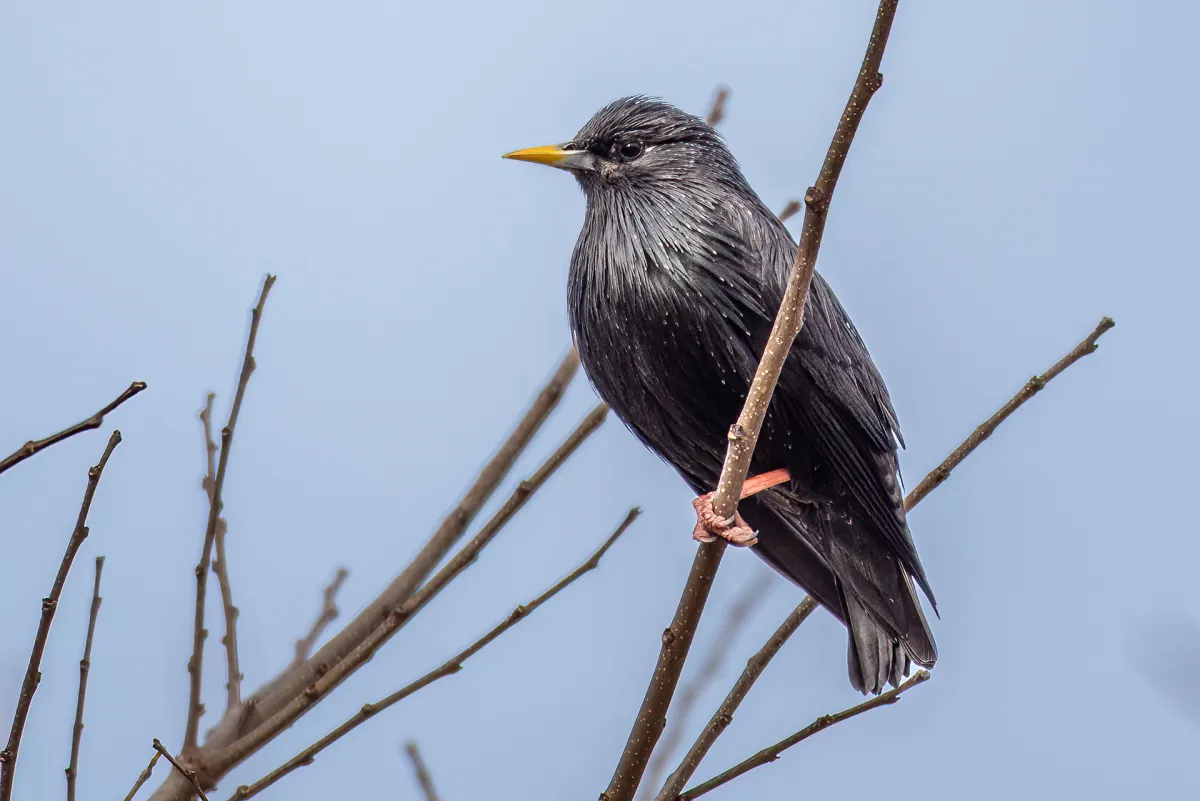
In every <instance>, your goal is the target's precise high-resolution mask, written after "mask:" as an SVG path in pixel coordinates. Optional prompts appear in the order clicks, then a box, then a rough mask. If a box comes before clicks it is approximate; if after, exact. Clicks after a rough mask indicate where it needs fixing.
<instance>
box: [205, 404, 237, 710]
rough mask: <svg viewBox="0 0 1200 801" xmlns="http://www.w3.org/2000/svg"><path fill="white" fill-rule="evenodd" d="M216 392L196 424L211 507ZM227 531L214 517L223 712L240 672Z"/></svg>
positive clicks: (233, 701)
mask: <svg viewBox="0 0 1200 801" xmlns="http://www.w3.org/2000/svg"><path fill="white" fill-rule="evenodd" d="M215 399H216V395H214V394H213V393H211V392H210V393H208V397H206V398H205V400H204V408H203V409H202V410H201V411H200V423H201V425H202V426H203V428H204V452H205V456H206V457H207V460H208V472H207V473H206V474H205V476H204V479H203V480H202V481H201V482H200V485H201V486H202V487H203V488H204V492H205V494H206V495H207V496H208V503H209V505H210V507H211V505H212V502H213V500H214V498H216V489H217V475H216V473H217V443H216V442H214V441H213V436H212V413H213V400H215ZM228 533H229V525H228V524H227V523H226V522H225V518H224V517H219V518H217V536H216V538H215V539H214V540H213V545H214V546H215V548H216V551H217V556H216V558H215V559H213V561H212V570H213V573H214V574H215V575H216V577H217V587H218V588H219V589H220V591H221V608H222V609H223V610H224V611H225V636H224V637H222V638H221V644H222V645H224V646H225V711H226V712H228V711H229V710H231V709H234V708H236V707H237V706H238V705H239V704H241V702H242V698H241V694H242V672H241V670H240V669H239V668H238V643H237V618H238V608H237V607H236V606H234V605H233V587H232V585H231V584H230V582H229V562H228V560H227V559H226V557H225V535H226V534H228Z"/></svg>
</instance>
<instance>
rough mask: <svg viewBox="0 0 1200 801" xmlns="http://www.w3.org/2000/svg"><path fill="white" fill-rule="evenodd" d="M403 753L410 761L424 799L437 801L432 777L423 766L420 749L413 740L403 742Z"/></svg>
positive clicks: (423, 761)
mask: <svg viewBox="0 0 1200 801" xmlns="http://www.w3.org/2000/svg"><path fill="white" fill-rule="evenodd" d="M404 753H406V754H408V760H409V761H410V762H412V766H413V773H414V774H416V778H417V784H418V785H420V787H421V794H422V795H424V796H425V801H438V794H437V788H436V787H434V785H433V777H432V776H430V775H429V768H427V767H426V766H425V760H424V759H421V751H420V749H418V748H417V743H416V741H415V740H409V741H408V742H407V743H405V744H404Z"/></svg>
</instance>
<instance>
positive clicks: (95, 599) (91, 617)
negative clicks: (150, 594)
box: [67, 556, 104, 801]
mask: <svg viewBox="0 0 1200 801" xmlns="http://www.w3.org/2000/svg"><path fill="white" fill-rule="evenodd" d="M102 570H104V557H103V556H97V557H96V582H95V584H94V585H93V587H92V606H91V611H90V612H89V614H88V627H87V638H86V639H85V640H84V643H83V659H80V660H79V696H78V698H77V699H76V701H75V726H74V727H73V728H72V729H71V763H70V764H69V765H67V801H75V782H76V781H77V780H78V778H79V746H80V744H81V743H82V741H83V704H84V701H85V700H86V698H87V680H88V671H89V670H91V668H92V638H93V637H95V636H96V618H97V617H99V616H100V602H101V601H102V600H103V599H102V598H101V597H100V572H101V571H102Z"/></svg>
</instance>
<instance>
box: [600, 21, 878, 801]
mask: <svg viewBox="0 0 1200 801" xmlns="http://www.w3.org/2000/svg"><path fill="white" fill-rule="evenodd" d="M896 2H897V0H882V2H881V3H880V5H879V11H878V13H877V14H876V17H875V25H874V27H873V29H872V31H871V39H870V42H869V43H868V45H867V51H866V55H865V56H864V57H863V63H862V68H861V69H860V70H859V74H858V78H857V80H855V82H854V88H853V90H852V91H851V93H850V99H849V101H847V103H846V108H845V110H844V111H843V112H842V117H841V119H840V120H839V122H838V126H837V130H836V131H835V132H834V136H833V141H832V142H831V143H830V145H829V150H828V152H827V153H826V154H825V162H824V163H823V164H822V165H821V172H820V174H819V175H818V176H817V181H816V184H815V185H814V186H812V187H810V188H809V190H808V192H807V193H805V196H804V202H805V211H804V223H803V227H802V229H801V233H800V243H799V245H798V246H797V248H796V260H795V263H794V264H793V266H792V272H791V275H790V277H789V278H788V283H787V289H786V290H785V292H784V296H783V301H782V303H781V304H780V307H779V312H778V314H777V316H776V317H775V323H774V325H773V326H772V328H771V336H770V338H769V339H768V340H767V344H766V348H765V349H764V350H763V355H762V359H761V360H760V361H759V365H758V369H757V371H755V374H754V380H753V381H752V382H751V384H750V389H749V391H748V392H747V394H746V402H745V405H744V406H743V407H742V412H741V414H740V415H738V420H737V422H736V423H735V424H734V425H733V426H732V427H731V428H730V429H729V435H728V439H729V444H728V447H727V448H726V451H725V463H724V465H723V467H722V469H721V479H720V481H719V482H718V483H717V489H716V491H715V492H714V493H713V499H712V508H713V511H714V512H715V513H716V514H717V515H718V516H720V517H724V518H729V517H733V515H734V513H735V511H736V510H737V500H738V498H739V496H740V495H741V491H742V484H743V483H745V480H746V474H747V472H748V471H749V469H750V459H751V457H752V456H753V455H754V446H755V444H756V443H757V442H758V435H759V431H760V430H761V429H762V424H763V420H764V419H765V418H766V415H767V407H768V406H769V404H770V402H771V395H772V394H773V393H774V391H775V384H776V383H777V382H778V380H779V374H780V372H781V371H782V369H783V362H784V359H785V358H786V357H787V355H788V353H789V352H790V351H791V347H792V343H793V342H795V340H796V336H797V335H798V334H799V333H800V329H801V327H802V326H803V325H804V303H805V300H806V299H807V297H808V288H809V284H810V283H811V281H812V276H813V269H814V267H815V266H816V260H817V253H818V251H819V250H820V247H821V237H822V235H823V234H824V231H825V219H826V216H827V214H828V212H829V203H830V200H831V199H832V197H833V191H834V189H835V188H836V186H837V181H838V177H839V176H840V175H841V171H842V166H843V165H844V164H845V163H846V156H847V155H848V154H849V152H850V144H851V142H853V141H854V135H855V133H856V132H857V130H858V125H859V122H860V121H861V120H862V116H863V112H864V111H865V110H866V106H867V103H868V101H870V99H871V96H872V95H873V94H875V92H876V91H877V90H878V89H879V87H880V85H881V84H882V80H883V79H882V76H881V75H880V74H879V65H880V62H881V61H882V59H883V50H884V47H886V45H887V38H888V34H889V33H890V32H891V28H892V19H893V17H894V16H895V13H896ZM724 552H725V541H724V540H717V541H716V542H712V543H708V544H706V545H702V546H700V548H699V550H698V552H697V554H696V558H695V560H694V561H693V563H692V570H691V573H690V574H689V575H688V580H687V584H686V585H685V586H684V590H683V597H682V598H680V601H679V606H678V607H677V609H676V611H675V618H674V620H673V621H672V623H671V628H669V629H668V630H667V631H666V632H665V633H664V634H663V646H662V650H661V651H660V652H659V659H658V664H657V665H656V666H655V668H654V676H653V678H652V679H651V681H650V687H649V688H648V689H647V691H646V697H645V698H644V699H643V701H642V706H641V709H640V710H639V712H638V716H637V719H636V720H635V722H634V725H633V729H632V731H631V732H630V734H629V739H628V741H627V742H626V745H625V750H624V751H623V753H622V754H621V759H620V761H619V762H618V763H617V768H616V770H615V771H614V773H613V777H612V780H611V781H610V782H609V785H608V789H606V790H605V791H604V793H602V794H601V796H600V798H601V799H602V801H629V799H632V798H633V794H634V793H635V792H636V790H637V787H638V784H639V783H640V782H641V780H642V775H643V774H644V772H645V770H646V763H647V762H648V760H649V759H650V754H651V753H652V752H653V750H654V746H655V744H656V743H657V742H658V738H659V737H660V736H661V735H662V731H663V727H664V726H665V725H666V713H667V708H668V706H669V705H670V700H671V696H672V695H673V694H674V692H675V686H676V685H677V684H678V682H679V673H680V671H681V670H682V669H683V663H684V660H685V659H686V658H687V652H688V649H689V648H690V646H691V642H692V637H693V635H694V634H695V631H696V627H697V626H698V625H699V623H700V614H701V612H703V610H704V603H705V601H706V600H707V598H708V592H709V590H710V589H711V587H712V582H713V579H714V578H715V577H716V572H717V568H718V567H720V564H721V556H722V555H723V554H724Z"/></svg>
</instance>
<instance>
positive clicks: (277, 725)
mask: <svg viewBox="0 0 1200 801" xmlns="http://www.w3.org/2000/svg"><path fill="white" fill-rule="evenodd" d="M607 414H608V407H607V406H605V405H604V404H600V405H599V406H597V407H596V408H595V409H593V410H592V412H591V413H590V414H588V415H587V417H585V418H584V419H583V421H582V422H581V423H580V424H579V425H578V426H577V427H576V429H575V430H574V431H573V432H571V434H570V435H569V436H568V437H567V439H566V440H565V441H564V442H563V444H562V445H560V446H559V447H558V449H557V450H556V451H555V452H554V453H553V454H551V455H550V457H549V458H548V459H547V460H546V461H545V462H544V463H543V464H542V466H541V467H539V468H538V469H537V470H536V471H535V472H534V474H533V475H532V476H530V477H529V478H528V479H526V480H525V481H522V482H521V483H520V484H518V485H517V488H516V489H515V490H513V493H512V495H510V496H509V498H508V500H507V501H505V502H504V505H503V506H501V507H500V510H499V511H498V512H496V514H495V515H494V516H493V517H492V519H491V520H489V521H488V522H487V523H486V524H485V525H484V526H483V528H482V529H480V531H479V533H478V534H476V535H475V536H474V537H473V538H472V539H471V541H470V542H468V543H467V544H466V545H464V546H463V547H462V549H460V550H459V552H458V553H456V554H455V555H454V556H453V558H451V559H450V561H448V562H447V563H446V565H445V566H444V567H443V568H442V569H441V570H439V571H438V572H437V574H436V575H434V576H433V577H432V578H430V579H429V581H428V582H426V583H425V584H424V585H422V586H421V588H420V590H418V591H417V592H416V593H414V594H413V596H412V597H411V598H409V599H408V600H407V601H405V602H404V603H403V604H401V605H400V606H398V607H396V608H394V609H392V610H390V611H389V612H388V614H387V615H386V616H385V617H384V618H383V620H382V622H381V624H380V625H379V626H377V627H376V629H375V631H374V632H372V633H371V636H370V637H368V638H367V639H365V640H364V641H363V642H362V644H361V645H359V647H358V648H356V649H355V650H354V651H353V652H351V653H350V654H349V655H348V656H347V657H346V658H345V659H343V660H342V661H341V662H339V663H338V664H337V665H336V666H334V667H332V668H330V669H329V670H328V671H327V672H326V673H325V674H324V675H322V676H321V677H320V678H318V679H317V680H316V681H314V682H313V683H312V684H311V685H309V686H308V687H307V688H306V689H305V691H304V693H302V694H301V695H300V697H299V698H297V699H296V700H295V701H293V702H292V703H291V704H289V705H288V706H286V707H284V708H283V709H282V710H281V711H279V712H278V713H276V714H275V715H273V716H272V717H271V718H269V719H268V720H266V721H265V722H263V723H262V724H260V725H259V726H257V727H255V729H254V730H253V731H252V732H250V733H249V734H248V735H246V736H245V737H243V738H242V739H241V740H238V741H237V742H235V743H234V744H233V745H232V746H230V747H229V748H225V749H222V750H221V751H218V752H217V753H215V754H213V755H212V757H211V758H210V760H209V764H210V765H211V766H212V768H213V769H214V770H216V771H221V772H223V771H225V770H228V769H229V767H231V766H232V765H235V764H237V763H238V762H240V761H241V760H242V759H244V758H245V757H246V756H248V755H249V754H251V753H253V752H254V751H257V750H258V749H259V748H261V747H262V746H263V745H265V744H266V743H268V742H270V740H271V739H272V738H274V737H275V735H277V734H278V733H279V732H281V731H283V730H284V729H285V728H287V727H288V726H290V725H291V724H292V723H293V722H294V721H295V720H296V718H298V717H299V716H300V715H301V714H303V712H304V711H305V710H306V709H308V708H309V707H311V706H312V705H313V704H315V703H316V702H317V701H319V700H320V699H322V698H324V697H325V696H326V695H328V694H329V693H330V692H331V691H332V690H333V688H334V687H336V686H337V685H338V684H340V683H341V682H342V681H344V680H345V679H346V677H347V676H349V675H350V674H351V673H353V672H354V671H355V670H357V669H358V668H359V667H361V666H362V665H363V664H365V663H366V662H367V661H368V660H369V659H370V658H371V657H372V656H374V654H375V652H376V651H377V650H379V648H380V647H381V646H382V645H383V644H384V643H385V642H387V641H388V640H389V639H390V638H391V637H392V636H393V635H394V634H395V633H396V632H397V631H398V630H399V629H400V628H401V627H402V626H404V625H405V624H406V623H407V622H408V621H409V620H411V619H412V618H413V617H414V616H415V615H416V614H417V613H418V612H420V611H421V610H422V609H423V608H424V607H425V605H426V604H428V603H429V602H430V601H431V600H433V598H434V597H435V596H436V595H437V594H438V593H439V592H441V591H442V590H443V589H445V587H446V585H448V584H449V583H450V582H451V581H452V580H453V579H455V578H456V577H457V576H458V575H459V574H461V573H462V572H463V571H464V570H466V569H467V568H468V567H470V566H471V565H472V564H473V563H474V562H475V560H476V559H478V558H479V554H480V552H481V551H482V550H483V549H484V547H486V546H487V544H488V543H490V542H491V541H492V540H493V539H494V538H495V537H496V535H497V534H498V533H499V532H500V530H501V529H502V528H503V527H504V525H505V524H507V523H508V521H509V520H511V519H512V517H513V516H514V515H515V514H516V513H517V511H519V510H520V509H521V508H522V507H523V506H524V505H525V503H526V502H527V501H528V500H529V498H530V497H531V496H532V495H533V493H534V492H536V491H537V490H538V489H539V488H540V487H541V486H542V485H543V484H545V483H546V481H547V480H548V479H549V478H550V476H551V475H553V474H554V472H555V471H556V470H558V468H559V467H561V466H562V464H563V463H564V462H565V461H566V460H567V458H568V457H570V455H571V454H572V453H574V452H575V451H576V449H578V448H579V446H580V445H582V444H583V442H584V441H585V440H586V439H587V438H588V437H589V436H591V434H592V433H593V432H594V431H595V430H596V429H598V428H599V427H600V424H601V423H603V422H604V419H605V417H606V416H607ZM472 653H473V652H472ZM368 706H370V705H368ZM367 708H368V707H364V710H365V709H367ZM370 714H374V713H373V712H372V713H370ZM370 714H368V715H367V717H370ZM364 719H365V718H364ZM355 725H357V724H355Z"/></svg>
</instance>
